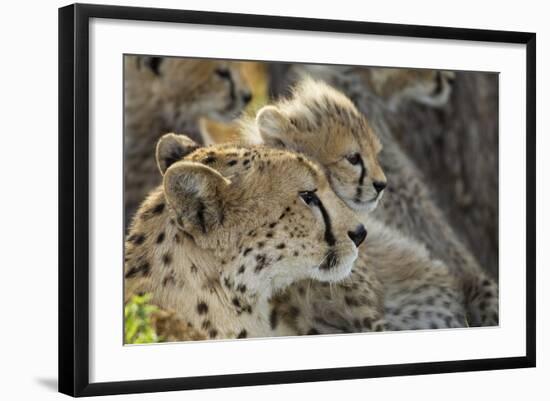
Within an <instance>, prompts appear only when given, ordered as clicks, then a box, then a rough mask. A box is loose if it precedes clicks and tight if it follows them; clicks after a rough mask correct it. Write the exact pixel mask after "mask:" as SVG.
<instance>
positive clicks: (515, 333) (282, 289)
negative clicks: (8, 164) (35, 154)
mask: <svg viewBox="0 0 550 401" xmlns="http://www.w3.org/2000/svg"><path fill="white" fill-rule="evenodd" d="M59 113H60V114H59V188H60V190H59V199H60V200H59V216H60V218H59V219H60V220H59V258H60V261H59V390H60V391H61V392H63V393H66V394H69V395H72V396H92V395H103V394H118V393H134V392H152V391H169V390H185V389H200V388H213V387H229V386H249V385H259V384H276V383H291V382H307V381H321V380H342V379H353V378H370V377H382V376H397V375H417V374H428V373H441V372H461V371H475V370H488V369H511V368H525V367H532V366H535V34H534V33H524V32H507V31H487V30H472V29H462V28H444V27H431V26H413V25H396V24H390V23H388V24H386V23H369V22H358V21H335V20H319V19H307V18H294V17H276V16H263V15H242V14H231V13H214V12H201V11H183V10H167V9H148V8H134V7H114V6H99V5H85V4H78V5H70V6H67V7H64V8H61V9H60V10H59ZM509 183H513V185H509Z"/></svg>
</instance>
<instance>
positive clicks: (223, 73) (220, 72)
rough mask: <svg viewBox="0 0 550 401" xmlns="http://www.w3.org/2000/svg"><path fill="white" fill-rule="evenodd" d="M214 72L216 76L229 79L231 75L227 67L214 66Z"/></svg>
mask: <svg viewBox="0 0 550 401" xmlns="http://www.w3.org/2000/svg"><path fill="white" fill-rule="evenodd" d="M215 73H216V75H217V76H218V77H220V78H223V79H229V78H230V77H231V74H230V73H229V70H228V69H227V68H216V71H215Z"/></svg>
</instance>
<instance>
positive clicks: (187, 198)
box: [163, 161, 231, 234]
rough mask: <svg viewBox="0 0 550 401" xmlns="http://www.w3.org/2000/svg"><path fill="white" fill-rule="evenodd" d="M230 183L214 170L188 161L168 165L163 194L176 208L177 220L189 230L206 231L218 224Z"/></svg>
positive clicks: (174, 208)
mask: <svg viewBox="0 0 550 401" xmlns="http://www.w3.org/2000/svg"><path fill="white" fill-rule="evenodd" d="M230 184H231V182H230V181H229V180H228V179H227V178H225V177H223V176H222V175H221V174H220V173H218V172H217V171H216V170H214V169H212V168H210V167H208V166H206V165H204V164H201V163H195V162H189V161H180V162H176V163H174V164H173V165H171V166H170V167H169V168H168V169H167V170H166V173H165V174H164V179H163V185H164V194H165V196H166V200H167V202H168V204H170V206H171V207H172V209H173V210H174V211H175V212H176V216H177V219H176V223H177V224H178V226H179V227H180V228H181V229H183V230H185V231H187V232H189V233H191V234H192V233H198V232H200V233H202V234H206V233H208V232H210V231H212V230H215V229H216V227H217V226H218V225H219V224H221V222H222V221H223V206H224V196H225V195H226V194H227V190H228V188H229V186H230Z"/></svg>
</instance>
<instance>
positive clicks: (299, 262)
mask: <svg viewBox="0 0 550 401" xmlns="http://www.w3.org/2000/svg"><path fill="white" fill-rule="evenodd" d="M164 142H166V143H164ZM188 144H189V142H188V138H182V137H180V136H176V135H173V134H168V135H166V136H164V137H163V138H162V139H161V143H159V146H158V147H157V155H159V167H160V169H161V171H162V172H163V173H164V177H163V186H161V187H158V188H157V189H155V190H153V191H152V192H151V193H150V194H149V196H148V197H147V199H146V200H145V201H144V202H143V203H142V205H141V207H140V208H139V210H138V212H137V214H136V216H135V218H134V220H133V222H132V225H131V228H130V233H129V235H128V238H127V241H126V254H125V257H126V260H125V294H126V297H128V296H130V295H131V294H133V293H135V292H150V293H152V295H153V298H152V302H153V303H155V304H156V305H158V306H160V307H161V308H163V309H169V310H174V311H175V313H176V316H177V317H178V318H180V319H182V320H183V321H184V322H186V323H188V324H189V326H191V327H193V328H194V329H195V330H197V331H198V333H199V334H201V335H205V336H207V337H208V338H242V337H258V336H270V335H273V334H274V331H273V329H272V328H271V324H270V307H269V298H270V297H271V296H272V295H273V294H275V293H277V292H278V291H282V290H284V289H285V288H287V287H288V286H289V285H291V284H293V283H294V282H297V281H301V280H306V279H314V280H318V281H324V282H337V281H340V280H342V279H344V278H345V277H347V276H348V275H349V274H350V272H351V268H352V265H353V262H354V261H355V259H356V258H357V254H358V251H357V247H356V243H354V241H352V239H351V237H350V236H349V232H352V231H357V229H358V228H359V227H360V223H359V222H358V221H357V219H356V217H355V216H354V214H353V213H352V212H351V211H350V210H349V209H348V208H347V207H346V206H345V204H344V203H343V202H342V201H341V200H340V199H339V198H338V197H337V196H336V194H335V193H334V192H333V190H332V189H331V187H330V185H329V182H328V180H327V179H326V177H325V175H324V172H323V171H322V170H321V169H320V168H319V167H318V166H317V165H316V164H315V163H313V162H311V161H309V160H308V159H306V158H305V157H303V156H301V155H298V154H294V153H291V152H288V151H285V150H276V149H271V148H267V147H263V146H248V147H245V146H238V145H230V144H229V145H218V146H212V147H207V148H200V149H196V150H193V147H189V146H187V145H188ZM180 145H181V146H182V148H181V149H180V152H179V154H181V155H183V156H182V159H181V160H180V161H175V162H173V163H172V164H170V163H165V160H163V155H165V154H166V153H165V151H167V150H168V151H172V150H174V149H175V148H177V147H178V146H180ZM189 151H190V153H187V152H189ZM305 193H307V194H311V193H314V194H315V198H316V199H317V200H318V202H319V203H318V204H317V203H315V204H314V203H312V202H310V203H307V202H306V201H305V199H310V198H309V195H308V196H305V195H304V194H305ZM323 210H324V211H323Z"/></svg>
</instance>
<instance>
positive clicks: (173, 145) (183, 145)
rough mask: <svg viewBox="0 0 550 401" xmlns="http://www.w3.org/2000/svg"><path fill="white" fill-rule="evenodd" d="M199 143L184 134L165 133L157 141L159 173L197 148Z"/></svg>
mask: <svg viewBox="0 0 550 401" xmlns="http://www.w3.org/2000/svg"><path fill="white" fill-rule="evenodd" d="M199 147H200V145H199V144H198V143H196V142H195V141H193V140H192V139H191V138H189V137H187V136H185V135H176V134H166V135H163V136H162V137H161V138H160V139H159V141H158V142H157V150H156V158H157V166H158V168H159V170H160V173H161V174H162V175H164V172H165V171H166V169H167V168H168V167H170V166H171V165H172V164H174V163H175V162H177V161H179V160H181V159H182V158H183V157H184V156H187V155H188V154H189V153H191V152H193V151H194V150H195V149H198V148H199Z"/></svg>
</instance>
